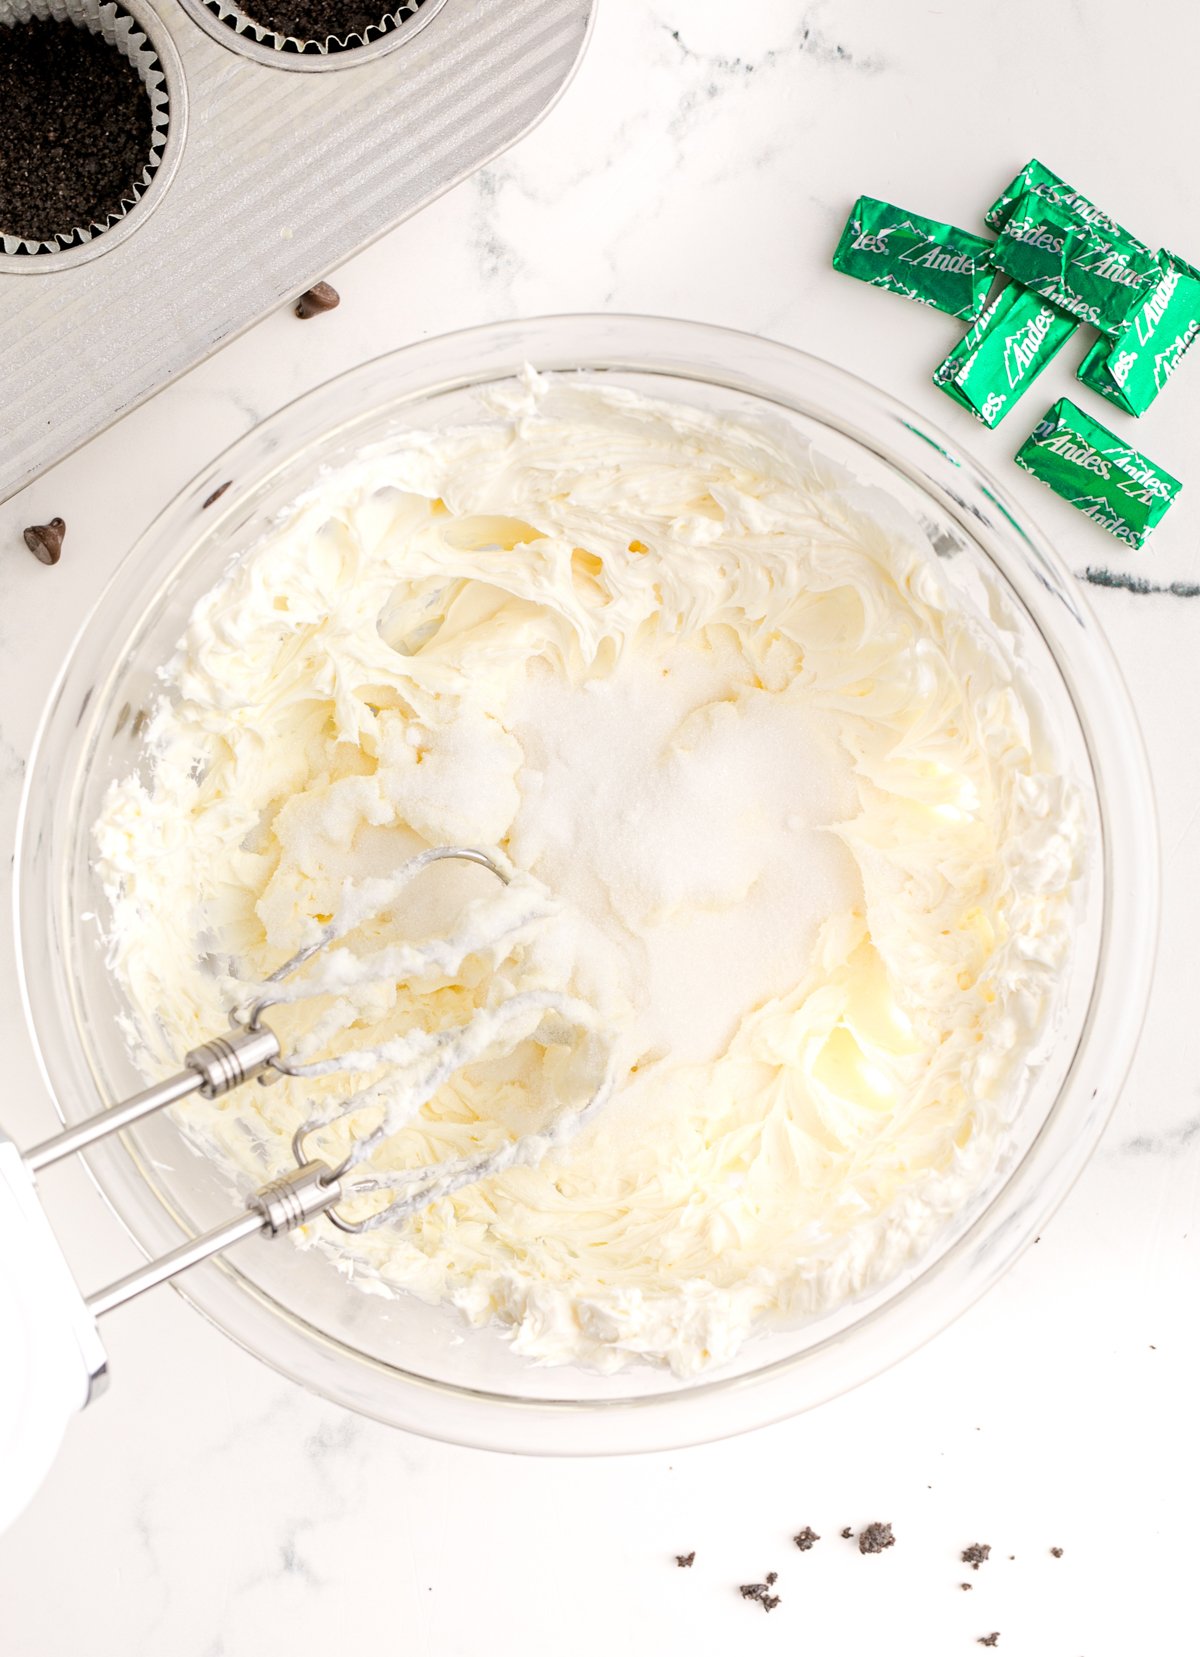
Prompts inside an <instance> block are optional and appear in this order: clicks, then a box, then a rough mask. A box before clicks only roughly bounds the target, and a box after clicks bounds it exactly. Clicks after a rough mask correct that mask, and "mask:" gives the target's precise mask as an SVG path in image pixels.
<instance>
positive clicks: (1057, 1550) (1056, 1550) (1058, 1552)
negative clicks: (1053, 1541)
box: [1050, 1548, 1062, 1559]
mask: <svg viewBox="0 0 1200 1657" xmlns="http://www.w3.org/2000/svg"><path fill="white" fill-rule="evenodd" d="M1050 1552H1051V1553H1052V1554H1053V1555H1054V1557H1055V1559H1061V1558H1062V1549H1061V1548H1051V1549H1050Z"/></svg>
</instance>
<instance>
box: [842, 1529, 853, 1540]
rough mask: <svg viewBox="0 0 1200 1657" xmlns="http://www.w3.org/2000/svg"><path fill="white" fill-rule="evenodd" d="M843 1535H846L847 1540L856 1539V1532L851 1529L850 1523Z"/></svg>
mask: <svg viewBox="0 0 1200 1657" xmlns="http://www.w3.org/2000/svg"><path fill="white" fill-rule="evenodd" d="M842 1535H843V1536H844V1537H845V1539H846V1541H847V1542H850V1541H853V1539H854V1532H853V1531H852V1530H851V1529H850V1526H849V1525H847V1526H846V1528H845V1530H844V1531H843V1532H842Z"/></svg>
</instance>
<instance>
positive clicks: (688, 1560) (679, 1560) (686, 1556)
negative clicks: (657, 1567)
mask: <svg viewBox="0 0 1200 1657" xmlns="http://www.w3.org/2000/svg"><path fill="white" fill-rule="evenodd" d="M675 1563H676V1564H677V1565H678V1566H679V1569H680V1570H681V1571H685V1570H687V1569H688V1567H689V1566H691V1565H694V1564H695V1563H696V1550H695V1549H694V1548H693V1549H692V1551H691V1553H677V1554H676V1555H675Z"/></svg>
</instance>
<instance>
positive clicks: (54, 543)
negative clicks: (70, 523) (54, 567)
mask: <svg viewBox="0 0 1200 1657" xmlns="http://www.w3.org/2000/svg"><path fill="white" fill-rule="evenodd" d="M66 533H67V526H66V524H65V523H64V522H63V520H62V519H61V518H51V520H50V522H49V523H48V524H30V526H29V528H28V529H27V530H26V531H25V545H26V546H27V547H28V548H29V550H30V552H31V553H32V554H33V556H34V557H35V558H36V559H37V561H38V562H39V564H57V563H58V561H59V559H60V558H61V557H62V544H63V536H64V535H65V534H66Z"/></svg>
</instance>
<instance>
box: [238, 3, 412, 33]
mask: <svg viewBox="0 0 1200 1657" xmlns="http://www.w3.org/2000/svg"><path fill="white" fill-rule="evenodd" d="M245 15H246V16H247V17H252V18H253V19H254V21H255V22H256V23H258V24H259V25H260V26H261V27H263V28H264V29H270V30H272V31H273V32H274V33H275V34H277V35H280V36H282V37H284V38H286V37H288V36H291V38H292V39H294V40H316V41H320V42H321V43H322V44H324V42H325V41H326V40H328V39H329V37H330V36H333V38H334V39H336V40H345V39H346V38H347V37H348V36H349V35H352V34H356V35H359V36H361V35H362V34H363V33H364V32H365V30H367V29H369V28H371V27H372V25H378V23H379V21H380V18H381V17H382V15H383V14H382V12H378V11H374V10H372V8H371V6H370V5H369V4H365V3H363V0H246V6H245Z"/></svg>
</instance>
